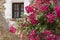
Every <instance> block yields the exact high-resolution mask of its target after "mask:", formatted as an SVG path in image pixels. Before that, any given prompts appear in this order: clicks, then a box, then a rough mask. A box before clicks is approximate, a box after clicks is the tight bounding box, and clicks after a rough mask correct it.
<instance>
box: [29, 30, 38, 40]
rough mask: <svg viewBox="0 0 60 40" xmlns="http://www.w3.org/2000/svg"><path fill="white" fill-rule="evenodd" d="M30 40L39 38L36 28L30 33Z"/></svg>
mask: <svg viewBox="0 0 60 40" xmlns="http://www.w3.org/2000/svg"><path fill="white" fill-rule="evenodd" d="M28 40H39V37H38V36H36V30H34V29H32V30H31V31H30V33H29V34H28Z"/></svg>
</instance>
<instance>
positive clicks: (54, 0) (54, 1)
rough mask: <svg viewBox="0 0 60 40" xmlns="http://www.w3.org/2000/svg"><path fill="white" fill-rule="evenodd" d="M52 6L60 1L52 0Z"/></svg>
mask: <svg viewBox="0 0 60 40" xmlns="http://www.w3.org/2000/svg"><path fill="white" fill-rule="evenodd" d="M52 1H53V3H54V4H57V3H58V2H59V1H60V0H52Z"/></svg>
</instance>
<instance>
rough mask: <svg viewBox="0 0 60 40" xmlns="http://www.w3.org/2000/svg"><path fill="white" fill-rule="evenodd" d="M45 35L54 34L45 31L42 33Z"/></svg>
mask: <svg viewBox="0 0 60 40" xmlns="http://www.w3.org/2000/svg"><path fill="white" fill-rule="evenodd" d="M42 33H43V34H48V35H49V34H52V32H51V31H50V30H45V31H44V32H42Z"/></svg>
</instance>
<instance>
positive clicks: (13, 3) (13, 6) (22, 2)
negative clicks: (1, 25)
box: [12, 2, 24, 18]
mask: <svg viewBox="0 0 60 40" xmlns="http://www.w3.org/2000/svg"><path fill="white" fill-rule="evenodd" d="M14 4H19V11H20V12H19V17H18V18H21V16H20V15H21V5H20V4H24V2H20V3H19V2H17V3H16V2H14V3H12V18H14V6H13V5H14Z"/></svg>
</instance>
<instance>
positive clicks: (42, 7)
mask: <svg viewBox="0 0 60 40" xmlns="http://www.w3.org/2000/svg"><path fill="white" fill-rule="evenodd" d="M47 10H48V6H45V5H42V6H40V11H42V12H44V11H47Z"/></svg>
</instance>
